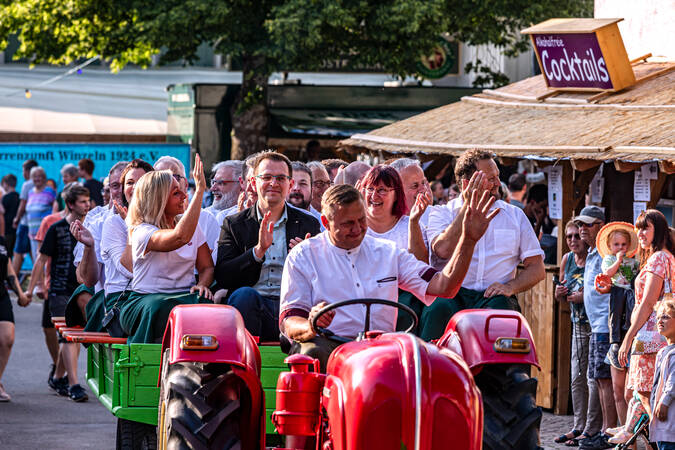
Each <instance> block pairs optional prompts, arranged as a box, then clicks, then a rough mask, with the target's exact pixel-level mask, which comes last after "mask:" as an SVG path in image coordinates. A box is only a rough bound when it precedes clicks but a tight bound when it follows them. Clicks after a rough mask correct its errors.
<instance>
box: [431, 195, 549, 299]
mask: <svg viewBox="0 0 675 450" xmlns="http://www.w3.org/2000/svg"><path fill="white" fill-rule="evenodd" d="M462 203H463V200H462V198H461V197H458V198H455V199H453V200H451V201H450V202H449V203H448V204H447V205H445V206H437V207H435V208H434V209H433V210H432V211H431V213H430V216H429V226H428V227H427V240H428V241H429V242H430V243H432V242H433V240H434V239H435V238H436V236H438V235H439V234H441V233H442V232H443V231H444V230H445V229H446V228H447V227H448V226H449V225H450V224H451V223H452V221H453V220H455V217H457V214H458V213H459V211H460V209H461V207H462ZM494 208H501V211H500V212H499V213H498V214H497V215H496V216H495V218H494V219H492V222H490V225H489V226H488V229H487V231H486V232H485V235H483V237H482V238H480V240H479V241H478V242H477V243H476V247H475V249H474V252H473V256H472V257H471V265H470V266H469V270H468V272H467V274H466V277H464V282H463V283H462V287H464V288H466V289H472V290H475V291H484V290H485V289H487V288H488V286H490V285H491V284H492V283H495V282H498V283H506V282H508V281H511V280H512V279H513V278H514V277H515V275H516V269H517V267H518V264H519V263H520V262H521V261H523V260H524V259H525V258H529V257H531V256H537V255H540V256H541V257H542V258H543V256H544V251H543V250H542V249H541V246H540V245H539V241H538V240H537V236H536V235H535V234H534V230H533V229H532V225H530V222H529V220H528V219H527V216H526V215H525V213H523V211H522V210H521V209H520V208H518V207H517V206H513V205H510V204H508V203H506V202H504V201H502V200H497V201H496V202H495V203H494V204H493V205H492V208H491V210H492V209H494ZM446 261H447V260H443V259H440V258H438V257H437V256H436V255H435V254H433V252H432V254H431V263H432V265H433V266H434V267H435V268H437V269H439V268H442V267H443V266H444V265H445V262H446Z"/></svg>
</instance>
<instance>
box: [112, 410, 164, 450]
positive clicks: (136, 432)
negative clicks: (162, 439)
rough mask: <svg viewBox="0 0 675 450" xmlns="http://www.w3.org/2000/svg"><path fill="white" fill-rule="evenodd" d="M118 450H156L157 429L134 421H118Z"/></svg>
mask: <svg viewBox="0 0 675 450" xmlns="http://www.w3.org/2000/svg"><path fill="white" fill-rule="evenodd" d="M116 448H117V450H155V449H156V448H157V428H155V427H153V426H152V425H148V424H145V423H140V422H134V421H133V420H126V419H119V418H118V419H117V443H116Z"/></svg>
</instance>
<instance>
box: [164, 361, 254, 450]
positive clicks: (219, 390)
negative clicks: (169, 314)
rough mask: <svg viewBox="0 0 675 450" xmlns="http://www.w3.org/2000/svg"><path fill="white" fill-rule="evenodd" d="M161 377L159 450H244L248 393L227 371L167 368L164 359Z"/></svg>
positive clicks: (201, 366)
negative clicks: (241, 424)
mask: <svg viewBox="0 0 675 450" xmlns="http://www.w3.org/2000/svg"><path fill="white" fill-rule="evenodd" d="M167 352H168V350H167ZM161 374H162V383H161V390H160V403H159V409H158V422H157V423H158V430H159V448H160V449H162V450H164V449H166V450H178V449H180V450H185V449H192V450H197V449H223V450H230V449H239V448H242V442H241V433H240V427H239V425H240V421H241V418H242V414H243V413H244V410H245V409H246V402H247V393H248V391H247V390H246V388H245V386H244V385H243V382H242V381H241V379H240V378H239V377H238V376H236V375H235V374H234V373H233V372H232V371H231V370H230V367H229V366H228V365H215V364H203V363H192V362H183V363H175V364H172V365H171V366H169V364H168V353H165V354H164V358H163V363H162V372H161ZM242 403H243V405H242Z"/></svg>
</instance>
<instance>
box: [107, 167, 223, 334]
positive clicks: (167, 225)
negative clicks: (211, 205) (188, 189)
mask: <svg viewBox="0 0 675 450" xmlns="http://www.w3.org/2000/svg"><path fill="white" fill-rule="evenodd" d="M193 176H194V179H195V185H196V190H195V195H194V196H193V197H192V200H191V201H190V204H189V205H188V208H187V210H185V208H184V205H185V199H186V194H185V192H184V191H183V189H181V187H180V186H179V183H178V181H176V179H175V178H174V176H173V174H172V173H171V172H169V171H167V170H159V171H157V170H155V171H153V172H149V173H146V174H145V175H143V176H142V177H141V178H140V180H138V181H137V182H136V185H135V187H134V195H133V197H132V199H131V203H130V205H129V212H128V214H127V218H126V224H127V226H128V228H129V242H130V244H131V258H132V270H130V272H131V273H133V279H132V281H131V284H130V286H129V288H130V291H131V293H130V294H129V297H128V298H127V299H126V300H125V301H124V303H123V304H122V305H121V306H120V313H119V317H120V324H121V326H122V330H123V331H124V332H125V333H126V334H128V335H129V338H128V342H129V343H141V342H144V343H152V342H159V341H161V339H162V335H163V333H164V328H165V327H166V322H167V320H168V318H169V313H170V312H171V310H172V309H173V307H174V306H176V305H179V304H193V303H205V302H210V301H211V298H212V294H211V291H210V290H209V286H210V285H211V283H212V281H213V261H212V259H211V252H210V250H209V247H208V245H207V244H206V237H205V236H204V233H203V232H202V230H201V228H200V227H199V224H198V221H199V213H200V211H201V204H202V198H203V196H204V191H205V190H206V180H205V178H204V170H203V167H202V163H201V160H200V158H199V156H197V157H196V158H195V168H194V172H193ZM183 212H185V213H184V214H183ZM181 214H182V216H181V217H180V219H179V218H178V216H180V215H181ZM195 269H196V270H197V273H198V275H199V282H198V283H197V284H195Z"/></svg>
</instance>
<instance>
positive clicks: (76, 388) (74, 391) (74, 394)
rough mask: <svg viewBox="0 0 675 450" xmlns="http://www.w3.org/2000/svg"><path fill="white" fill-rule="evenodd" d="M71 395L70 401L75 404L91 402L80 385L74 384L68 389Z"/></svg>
mask: <svg viewBox="0 0 675 450" xmlns="http://www.w3.org/2000/svg"><path fill="white" fill-rule="evenodd" d="M68 391H69V393H70V399H71V400H72V401H74V402H78V403H79V402H86V401H87V400H89V396H88V395H87V392H86V391H85V390H84V388H83V387H82V386H80V385H79V384H74V385H72V386H71V387H70V388H69V389H68Z"/></svg>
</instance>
